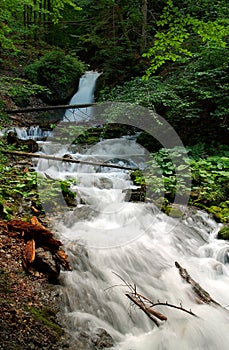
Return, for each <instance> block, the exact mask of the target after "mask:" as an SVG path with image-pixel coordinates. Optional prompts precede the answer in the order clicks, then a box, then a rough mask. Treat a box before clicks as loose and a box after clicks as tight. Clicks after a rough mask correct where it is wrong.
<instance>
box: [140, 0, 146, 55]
mask: <svg viewBox="0 0 229 350" xmlns="http://www.w3.org/2000/svg"><path fill="white" fill-rule="evenodd" d="M147 10H148V1H147V0H143V3H142V35H141V44H140V52H141V53H142V52H143V51H144V50H145V49H146V47H147Z"/></svg>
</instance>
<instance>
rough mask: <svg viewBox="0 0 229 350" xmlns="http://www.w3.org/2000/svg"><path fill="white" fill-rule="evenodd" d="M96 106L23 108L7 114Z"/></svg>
mask: <svg viewBox="0 0 229 350" xmlns="http://www.w3.org/2000/svg"><path fill="white" fill-rule="evenodd" d="M94 105H96V103H84V104H77V105H57V106H46V107H36V108H22V109H6V110H5V112H6V113H7V114H20V113H29V112H46V111H52V110H56V109H77V108H87V107H91V106H94Z"/></svg>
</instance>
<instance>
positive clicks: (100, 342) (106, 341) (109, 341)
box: [91, 328, 114, 350]
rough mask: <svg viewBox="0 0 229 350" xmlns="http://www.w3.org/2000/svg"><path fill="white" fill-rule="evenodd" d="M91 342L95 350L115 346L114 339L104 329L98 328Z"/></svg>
mask: <svg viewBox="0 0 229 350" xmlns="http://www.w3.org/2000/svg"><path fill="white" fill-rule="evenodd" d="M91 342H92V344H93V345H94V347H95V349H98V350H99V349H106V348H111V347H112V346H113V345H114V341H113V338H112V337H111V336H110V334H109V333H107V331H106V330H105V329H103V328H97V329H96V331H95V334H94V335H93V336H92V337H91Z"/></svg>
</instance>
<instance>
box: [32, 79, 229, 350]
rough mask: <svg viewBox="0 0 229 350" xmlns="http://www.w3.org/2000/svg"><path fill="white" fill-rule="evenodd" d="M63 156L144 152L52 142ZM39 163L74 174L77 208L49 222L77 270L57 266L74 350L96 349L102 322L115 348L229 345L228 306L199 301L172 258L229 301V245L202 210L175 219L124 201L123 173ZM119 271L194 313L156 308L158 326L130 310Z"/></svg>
mask: <svg viewBox="0 0 229 350" xmlns="http://www.w3.org/2000/svg"><path fill="white" fill-rule="evenodd" d="M83 85H84V84H82V86H83ZM80 86H81V85H80ZM78 95H80V91H79V92H78ZM78 102H79V101H78V100H77V101H74V102H72V103H78ZM80 102H81V103H85V100H83V101H80ZM55 147H56V146H55V145H53V144H47V145H45V149H44V150H43V151H45V152H46V153H49V154H50V153H53V149H55ZM51 149H52V151H51ZM66 153H68V154H69V155H71V156H72V157H73V158H76V157H77V158H81V159H83V160H90V161H107V160H114V161H116V162H118V163H120V164H122V165H125V164H129V163H131V164H134V165H136V166H139V167H140V168H143V167H144V162H145V159H146V156H147V154H146V153H145V150H144V149H143V148H142V147H141V146H139V145H138V144H137V143H136V142H135V141H134V140H129V139H127V138H122V139H113V140H107V141H101V142H100V143H98V144H97V145H96V146H92V147H91V148H90V149H85V150H81V152H78V153H75V152H73V151H72V150H69V149H67V148H65V149H63V148H62V149H58V155H64V154H66ZM37 170H38V172H41V173H45V174H46V176H48V177H49V178H58V179H59V178H61V179H68V178H75V179H76V185H74V186H73V187H72V190H74V191H75V192H76V193H77V198H78V199H79V198H80V201H79V204H78V206H77V208H75V209H74V210H69V209H68V208H67V207H66V208H65V209H64V212H62V213H61V215H59V216H58V215H57V216H56V217H55V216H54V217H53V222H54V228H55V229H56V232H57V235H58V236H59V237H60V239H61V240H62V242H63V243H64V246H65V250H66V251H67V253H68V255H69V259H70V261H71V265H72V267H73V270H72V271H71V272H62V273H61V282H62V286H61V287H60V294H61V296H62V299H63V302H64V305H65V307H64V312H65V315H66V319H67V327H68V329H67V330H68V331H69V332H70V333H71V334H72V336H73V337H74V338H75V339H76V340H78V346H77V349H82V350H89V349H99V348H100V347H99V346H100V345H98V344H97V343H96V341H97V340H98V338H96V334H97V333H98V329H101V328H102V329H105V330H106V331H107V332H108V333H109V334H110V335H111V336H112V337H113V339H114V342H115V343H114V345H113V348H114V349H116V350H152V349H153V350H177V349H178V350H189V349H191V350H202V349H204V350H226V349H228V346H229V332H228V322H229V312H227V310H226V309H223V308H220V307H216V306H211V305H206V304H202V305H200V304H197V303H196V300H195V295H194V294H193V292H192V290H191V286H190V285H188V284H187V283H185V282H183V281H182V280H181V277H180V275H179V273H178V271H177V269H176V267H175V266H174V263H175V261H178V262H179V263H180V264H181V265H182V266H183V267H185V268H187V270H188V272H189V273H190V275H191V276H192V277H193V278H194V279H195V280H196V281H198V282H199V283H200V285H201V286H202V287H203V288H204V289H206V290H207V291H208V292H209V293H210V294H211V296H212V298H213V299H215V300H217V302H219V303H220V304H221V305H222V306H225V307H226V306H227V305H228V304H229V265H228V264H227V263H228V251H229V246H228V244H227V243H226V242H225V241H219V240H217V239H216V238H215V237H216V234H217V232H218V230H219V228H220V225H218V224H217V223H215V221H214V220H212V219H211V218H209V217H208V216H207V215H206V214H204V213H202V212H199V211H198V212H197V213H196V214H195V215H192V216H186V217H185V218H184V219H183V220H178V219H173V218H170V217H168V216H166V215H165V214H163V213H162V212H160V210H159V209H157V208H156V207H155V206H154V205H153V204H152V203H131V202H129V201H128V196H127V192H126V190H131V188H133V184H132V182H131V180H130V176H129V173H128V172H127V171H124V170H111V169H109V168H107V167H106V168H105V167H99V166H92V165H82V164H62V163H60V162H55V161H47V160H40V161H39V163H38V165H37ZM47 186H50V184H48V185H47ZM47 206H48V205H47ZM113 272H115V274H114V273H113ZM117 275H119V276H121V277H122V278H123V279H124V280H125V281H126V282H127V283H131V284H132V285H134V284H135V285H136V286H137V290H138V292H139V293H141V294H142V295H145V296H146V297H148V298H149V299H151V300H153V301H157V300H160V301H162V302H166V301H167V302H168V303H170V304H174V305H178V306H179V305H180V304H182V306H183V307H184V308H186V309H191V310H192V311H193V312H194V313H195V314H196V315H197V316H198V317H194V316H192V315H189V314H186V313H183V312H182V311H180V310H175V309H172V308H169V307H161V308H160V309H159V308H158V310H160V311H161V312H163V313H164V314H166V315H167V317H168V320H167V321H166V322H165V323H164V324H163V325H162V326H160V327H159V328H157V327H155V325H154V324H153V323H152V322H151V321H150V320H149V319H148V318H147V317H146V315H145V314H144V313H143V312H142V311H140V310H139V309H138V308H135V307H133V308H130V304H129V301H128V299H127V298H126V296H125V292H127V291H128V288H127V286H123V282H122V281H121V280H120V279H119V278H118V276H117ZM110 287H112V288H110ZM96 339H97V340H96ZM96 344H97V347H96Z"/></svg>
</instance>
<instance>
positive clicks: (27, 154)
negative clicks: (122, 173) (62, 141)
mask: <svg viewBox="0 0 229 350" xmlns="http://www.w3.org/2000/svg"><path fill="white" fill-rule="evenodd" d="M1 152H2V153H4V154H12V155H15V156H25V157H32V158H41V159H50V160H55V161H58V162H67V163H78V164H86V165H95V166H102V167H106V168H116V169H122V170H137V169H138V168H133V167H128V166H122V165H118V164H112V163H102V162H91V161H86V160H81V159H72V158H68V157H56V156H52V155H48V154H40V153H31V152H21V151H1Z"/></svg>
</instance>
